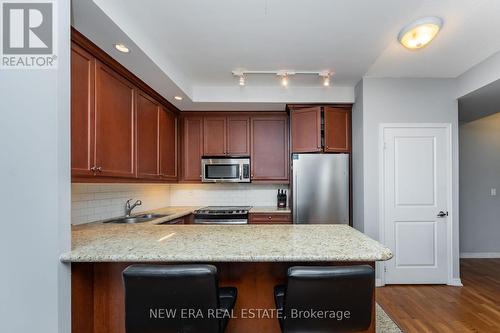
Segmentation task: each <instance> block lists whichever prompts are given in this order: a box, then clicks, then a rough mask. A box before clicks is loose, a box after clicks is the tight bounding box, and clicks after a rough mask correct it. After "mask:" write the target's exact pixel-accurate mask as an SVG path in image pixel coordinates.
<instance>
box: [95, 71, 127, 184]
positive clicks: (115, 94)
mask: <svg viewBox="0 0 500 333" xmlns="http://www.w3.org/2000/svg"><path fill="white" fill-rule="evenodd" d="M134 90H135V89H134V86H133V85H132V83H130V82H129V81H128V80H126V79H125V78H123V77H122V76H120V75H119V74H118V73H116V72H115V71H113V70H112V69H111V68H109V67H108V66H106V65H104V64H102V63H100V62H98V61H97V63H96V89H95V127H96V134H95V165H96V170H97V172H98V174H99V175H102V176H108V177H129V178H130V177H134V176H135V165H134V164H135V163H134V149H135V147H134V143H135V128H134V127H135V126H134V124H135V115H134V111H135V108H134V95H135V94H134Z"/></svg>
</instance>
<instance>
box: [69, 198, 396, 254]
mask: <svg viewBox="0 0 500 333" xmlns="http://www.w3.org/2000/svg"><path fill="white" fill-rule="evenodd" d="M196 208H197V207H169V208H165V209H160V210H155V212H159V213H161V212H164V213H171V214H172V215H170V216H168V217H166V218H163V219H157V220H154V221H151V222H146V223H140V224H111V223H110V224H106V223H89V224H84V225H78V226H73V228H72V250H71V252H68V253H64V254H63V255H62V256H61V261H63V262H162V261H164V262H300V261H379V260H388V259H390V258H391V257H392V253H391V251H390V249H388V248H386V247H385V246H383V245H381V244H380V243H378V242H377V241H375V240H373V239H371V238H369V237H367V236H366V235H364V234H362V233H361V232H359V231H357V230H355V229H353V228H351V227H349V226H347V225H293V224H292V225H224V226H221V225H168V224H164V225H158V223H161V222H164V221H166V220H167V219H175V218H178V217H181V216H184V215H187V214H189V213H191V212H192V211H193V210H194V209H196Z"/></svg>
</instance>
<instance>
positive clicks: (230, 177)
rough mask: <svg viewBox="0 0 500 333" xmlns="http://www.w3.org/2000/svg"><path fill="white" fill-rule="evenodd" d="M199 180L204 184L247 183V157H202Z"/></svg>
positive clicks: (248, 166) (248, 178)
mask: <svg viewBox="0 0 500 333" xmlns="http://www.w3.org/2000/svg"><path fill="white" fill-rule="evenodd" d="M201 172H202V177H201V180H202V182H204V183H249V182H250V159H249V158H248V157H202V159H201Z"/></svg>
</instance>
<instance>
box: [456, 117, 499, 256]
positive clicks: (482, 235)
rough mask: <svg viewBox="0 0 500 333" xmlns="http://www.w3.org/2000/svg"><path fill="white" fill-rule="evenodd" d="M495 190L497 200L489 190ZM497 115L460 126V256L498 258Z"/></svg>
mask: <svg viewBox="0 0 500 333" xmlns="http://www.w3.org/2000/svg"><path fill="white" fill-rule="evenodd" d="M491 188H496V189H497V196H491V195H490V189H491ZM499 236H500V113H496V114H494V115H491V116H488V117H485V118H482V119H478V120H475V121H472V122H469V123H465V124H462V125H461V126H460V252H461V253H465V255H466V256H474V253H476V254H477V253H483V255H488V254H489V253H492V254H495V253H496V254H497V256H498V255H500V239H499Z"/></svg>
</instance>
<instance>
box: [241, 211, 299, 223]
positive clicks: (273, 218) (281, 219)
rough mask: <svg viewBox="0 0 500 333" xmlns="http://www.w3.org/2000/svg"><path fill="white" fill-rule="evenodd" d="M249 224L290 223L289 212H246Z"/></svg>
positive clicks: (290, 215) (290, 216)
mask: <svg viewBox="0 0 500 333" xmlns="http://www.w3.org/2000/svg"><path fill="white" fill-rule="evenodd" d="M248 223H250V224H291V223H292V214H291V213H250V214H248Z"/></svg>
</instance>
